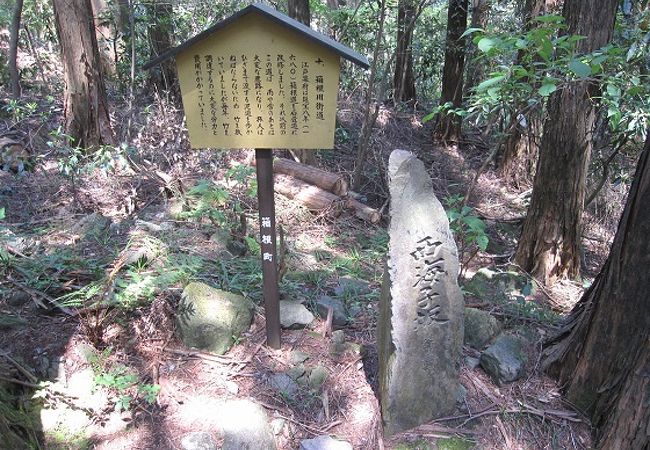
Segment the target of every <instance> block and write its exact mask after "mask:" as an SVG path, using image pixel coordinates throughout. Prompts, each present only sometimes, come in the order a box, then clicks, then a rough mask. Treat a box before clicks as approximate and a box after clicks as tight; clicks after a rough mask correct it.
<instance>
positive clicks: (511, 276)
mask: <svg viewBox="0 0 650 450" xmlns="http://www.w3.org/2000/svg"><path fill="white" fill-rule="evenodd" d="M527 285H528V286H529V288H530V285H529V283H528V279H527V278H526V276H524V275H522V274H520V273H517V272H497V271H495V270H492V269H490V268H487V267H482V268H481V269H479V270H478V271H477V272H476V273H475V274H474V276H473V277H472V278H471V279H469V280H468V281H466V282H465V283H464V288H465V290H466V291H467V292H469V293H470V294H472V295H474V296H475V297H478V298H480V299H483V300H488V301H493V302H494V301H499V300H503V299H507V298H508V297H509V295H510V294H512V293H517V292H521V291H522V290H523V289H524V288H525V286H527Z"/></svg>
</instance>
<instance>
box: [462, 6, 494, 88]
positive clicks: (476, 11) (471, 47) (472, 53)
mask: <svg viewBox="0 0 650 450" xmlns="http://www.w3.org/2000/svg"><path fill="white" fill-rule="evenodd" d="M489 12H490V0H472V20H471V21H470V28H482V29H484V30H485V28H486V27H487V21H488V13H489ZM477 50H478V48H477V47H476V45H475V44H474V43H473V42H472V41H471V40H470V41H469V42H468V49H467V65H468V67H467V71H466V72H467V76H466V80H465V92H467V93H469V92H470V91H471V90H472V89H474V88H475V87H476V86H477V85H478V84H479V83H480V82H481V81H482V80H483V78H485V65H484V64H483V62H482V61H477V60H476V57H477V55H478V51H477Z"/></svg>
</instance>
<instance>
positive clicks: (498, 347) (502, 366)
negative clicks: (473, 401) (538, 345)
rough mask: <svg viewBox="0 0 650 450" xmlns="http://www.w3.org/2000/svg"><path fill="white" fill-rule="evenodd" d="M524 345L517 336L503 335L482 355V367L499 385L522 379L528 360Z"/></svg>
mask: <svg viewBox="0 0 650 450" xmlns="http://www.w3.org/2000/svg"><path fill="white" fill-rule="evenodd" d="M524 344H525V343H524V341H523V340H522V339H521V338H519V337H517V336H513V335H510V334H501V335H500V336H499V337H498V338H497V339H496V341H494V344H492V345H490V346H489V347H488V348H487V349H485V351H484V352H483V353H482V354H481V367H482V368H483V370H485V372H486V373H487V374H488V375H490V377H492V379H493V380H494V381H495V382H496V383H497V384H499V385H501V384H503V383H508V382H511V381H515V380H517V379H519V378H521V376H522V375H523V374H524V365H525V364H526V360H527V357H526V354H525V353H524Z"/></svg>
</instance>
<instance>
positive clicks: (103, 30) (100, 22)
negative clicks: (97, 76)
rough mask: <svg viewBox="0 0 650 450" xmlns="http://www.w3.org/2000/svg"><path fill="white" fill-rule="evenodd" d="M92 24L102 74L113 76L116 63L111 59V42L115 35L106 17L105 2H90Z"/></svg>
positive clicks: (95, 0) (104, 0) (96, 0)
mask: <svg viewBox="0 0 650 450" xmlns="http://www.w3.org/2000/svg"><path fill="white" fill-rule="evenodd" d="M90 5H91V7H92V15H93V22H94V24H95V38H96V39H97V48H98V50H99V59H100V61H101V70H102V73H103V74H104V75H105V76H107V77H109V76H111V75H113V74H115V71H116V66H115V65H116V61H115V60H114V58H113V54H112V53H113V52H112V50H113V49H112V46H111V41H112V39H113V35H114V34H115V33H114V31H113V30H112V26H111V25H110V22H109V21H107V20H106V15H108V14H111V12H110V8H109V6H108V3H107V1H106V0H91V1H90Z"/></svg>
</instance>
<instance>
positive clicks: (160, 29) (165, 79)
mask: <svg viewBox="0 0 650 450" xmlns="http://www.w3.org/2000/svg"><path fill="white" fill-rule="evenodd" d="M146 8H147V16H148V19H149V26H148V28H147V33H148V35H149V52H150V54H149V57H150V58H151V59H154V58H157V57H158V56H160V55H161V54H163V53H165V52H166V51H167V50H169V49H170V48H172V35H173V32H174V27H173V23H172V15H173V13H174V11H173V8H172V3H171V2H169V1H166V0H162V1H161V0H156V1H153V2H151V3H147V6H146ZM150 72H151V82H152V84H153V85H154V86H156V87H157V88H158V89H160V90H163V91H170V92H173V93H177V92H176V90H177V89H178V83H177V75H176V64H175V63H174V59H173V58H170V59H168V60H167V61H164V62H162V63H161V64H159V65H158V67H157V68H154V69H153V70H151V71H150Z"/></svg>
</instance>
